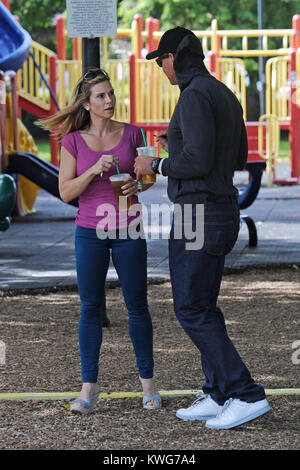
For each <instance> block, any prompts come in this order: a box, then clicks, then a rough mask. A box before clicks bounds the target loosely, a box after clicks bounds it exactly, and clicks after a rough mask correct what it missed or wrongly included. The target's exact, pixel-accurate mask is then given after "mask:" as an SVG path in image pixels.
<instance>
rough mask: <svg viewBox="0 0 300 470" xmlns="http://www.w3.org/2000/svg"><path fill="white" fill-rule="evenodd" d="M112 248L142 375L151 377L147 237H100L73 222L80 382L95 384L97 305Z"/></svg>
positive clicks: (99, 334) (98, 327) (98, 344)
mask: <svg viewBox="0 0 300 470" xmlns="http://www.w3.org/2000/svg"><path fill="white" fill-rule="evenodd" d="M110 250H111V253H112V260H113V263H114V266H115V268H116V271H117V273H118V277H119V280H120V283H121V287H122V291H123V295H124V299H125V304H126V307H127V310H128V313H129V334H130V338H131V340H132V344H133V347H134V351H135V355H136V361H137V367H138V369H139V373H140V377H141V378H143V379H147V378H151V377H153V368H154V361H153V332H152V321H151V316H150V313H149V309H148V303H147V248H146V241H145V240H143V239H141V238H139V239H137V240H133V239H131V238H126V239H121V238H116V239H113V240H111V239H105V240H100V239H99V238H98V237H97V234H96V230H94V229H88V228H83V227H79V226H77V227H76V234H75V251H76V268H77V281H78V290H79V295H80V300H81V315H80V321H79V332H78V335H79V346H80V357H81V372H82V381H83V382H93V383H95V382H97V377H98V362H99V354H100V347H101V343H102V324H101V308H103V307H102V306H103V299H104V294H105V279H106V275H107V271H108V267H109V261H110Z"/></svg>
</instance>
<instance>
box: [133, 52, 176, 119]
mask: <svg viewBox="0 0 300 470" xmlns="http://www.w3.org/2000/svg"><path fill="white" fill-rule="evenodd" d="M178 96H179V90H178V87H174V86H172V85H170V83H169V80H168V79H167V77H166V76H165V75H164V74H163V73H162V70H161V69H159V68H158V67H157V65H156V64H155V62H152V61H147V60H143V59H139V60H137V61H136V119H137V122H141V123H144V122H145V123H149V124H151V123H165V122H169V120H170V117H171V115H172V112H173V110H174V107H175V105H176V102H177V99H178Z"/></svg>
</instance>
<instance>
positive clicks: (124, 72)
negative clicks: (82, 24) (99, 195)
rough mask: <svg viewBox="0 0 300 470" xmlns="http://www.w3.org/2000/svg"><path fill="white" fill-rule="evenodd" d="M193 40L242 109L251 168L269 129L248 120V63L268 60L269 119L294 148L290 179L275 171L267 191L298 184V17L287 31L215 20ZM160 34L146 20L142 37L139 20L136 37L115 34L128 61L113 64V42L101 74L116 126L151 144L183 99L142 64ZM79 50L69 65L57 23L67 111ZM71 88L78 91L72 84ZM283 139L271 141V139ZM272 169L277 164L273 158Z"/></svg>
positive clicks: (76, 42) (77, 43) (130, 32)
mask: <svg viewBox="0 0 300 470" xmlns="http://www.w3.org/2000/svg"><path fill="white" fill-rule="evenodd" d="M194 33H195V34H196V36H197V37H199V38H200V39H201V41H202V46H203V50H204V53H205V55H206V65H207V67H208V69H209V70H210V72H211V73H213V74H214V75H215V76H216V78H217V79H219V80H222V81H223V82H224V83H225V84H226V85H227V86H228V87H229V88H230V89H231V90H232V91H233V92H234V93H235V94H236V96H237V98H238V99H239V101H240V102H241V105H242V107H243V110H244V119H245V121H246V128H247V133H248V142H249V158H248V161H265V157H266V154H265V151H264V152H263V153H262V152H261V151H259V149H258V147H259V132H260V131H259V129H260V127H261V126H265V127H267V125H266V123H264V124H260V121H259V119H258V121H255V122H253V121H249V120H248V119H247V103H246V86H245V76H246V69H245V60H244V59H245V58H259V57H264V58H265V59H267V61H266V103H265V109H266V114H267V115H272V116H274V119H276V118H277V120H278V124H279V129H280V130H287V131H288V132H289V140H290V178H287V179H286V180H278V179H277V178H276V171H273V172H272V175H273V176H272V179H270V178H268V185H271V184H297V183H298V180H299V177H300V137H299V136H300V15H294V17H293V19H292V27H291V28H290V29H282V30H240V31H239V30H219V29H218V22H217V21H216V20H213V21H212V23H211V29H210V30H208V31H194ZM162 34H163V33H162V31H160V23H159V21H158V20H157V19H153V18H148V19H147V20H146V21H145V29H144V25H143V19H142V16H141V15H135V16H134V18H133V22H132V27H131V29H123V30H118V35H117V39H120V40H122V39H127V40H130V41H131V54H130V55H129V57H128V58H126V59H124V58H123V59H122V60H119V59H118V60H114V59H109V50H108V39H107V38H102V39H101V49H102V66H103V67H105V68H106V69H107V70H108V72H109V74H110V75H111V78H112V82H113V84H114V86H115V87H116V89H117V90H118V102H119V107H118V108H117V109H116V118H117V119H120V120H124V121H130V122H132V123H134V124H137V125H139V126H142V127H143V128H144V129H145V131H146V132H147V139H148V140H149V142H150V143H151V144H152V143H153V141H154V139H153V133H155V132H156V131H157V130H158V129H162V128H167V124H168V122H169V119H170V117H171V115H172V112H173V109H174V106H175V104H176V101H177V99H178V89H177V87H172V86H170V84H169V82H168V80H167V79H166V78H165V77H164V75H163V74H162V73H161V71H160V70H159V69H158V68H157V67H156V64H155V63H153V62H149V61H146V60H144V59H143V56H144V51H145V50H153V49H155V48H156V47H157V44H158V41H159V39H160V37H161V35H162ZM260 43H261V44H262V47H261V46H259V44H260ZM255 44H257V46H255ZM274 44H276V45H277V48H274ZM255 47H256V48H255ZM81 49H82V47H81V39H79V38H76V39H73V56H72V60H66V28H65V24H64V18H63V17H62V16H61V17H59V18H58V21H57V59H56V62H57V67H58V77H59V79H58V87H57V96H58V99H59V102H60V103H61V105H62V106H64V105H65V104H67V102H68V96H69V94H70V91H69V87H68V79H67V80H66V77H75V76H76V77H77V78H79V76H80V72H79V71H80V63H81ZM78 72H79V73H78ZM69 83H70V85H71V83H72V84H73V79H72V80H69ZM149 90H151V94H150V93H149ZM279 136H280V134H278V135H277V134H276V133H275V134H274V135H273V134H272V138H279ZM265 138H266V130H265V131H264V133H263V142H264V144H263V145H264V146H265V145H266V142H265ZM275 166H276V156H275V155H273V167H274V168H275ZM267 170H268V171H269V166H268V165H267Z"/></svg>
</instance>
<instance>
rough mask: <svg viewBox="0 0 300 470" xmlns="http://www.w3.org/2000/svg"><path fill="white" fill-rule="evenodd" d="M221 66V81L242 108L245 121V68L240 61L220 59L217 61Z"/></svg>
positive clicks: (243, 63)
mask: <svg viewBox="0 0 300 470" xmlns="http://www.w3.org/2000/svg"><path fill="white" fill-rule="evenodd" d="M217 63H219V64H221V77H220V78H221V81H222V82H223V83H225V85H227V86H228V88H230V90H231V91H232V92H233V93H234V94H235V96H236V97H237V99H238V100H239V102H240V103H241V106H242V108H243V113H244V120H245V121H246V120H247V104H246V85H245V77H246V68H245V62H244V61H243V60H242V59H237V58H235V59H227V58H223V57H222V58H221V59H218V60H217Z"/></svg>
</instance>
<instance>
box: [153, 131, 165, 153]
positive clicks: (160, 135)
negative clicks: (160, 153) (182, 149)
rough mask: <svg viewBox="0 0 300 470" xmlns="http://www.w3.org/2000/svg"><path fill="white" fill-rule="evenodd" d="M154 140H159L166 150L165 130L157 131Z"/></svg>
mask: <svg viewBox="0 0 300 470" xmlns="http://www.w3.org/2000/svg"><path fill="white" fill-rule="evenodd" d="M154 137H156V142H160V145H161V147H162V148H163V149H164V150H165V151H166V152H168V138H167V131H163V130H162V131H159V133H158V135H155V136H154Z"/></svg>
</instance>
